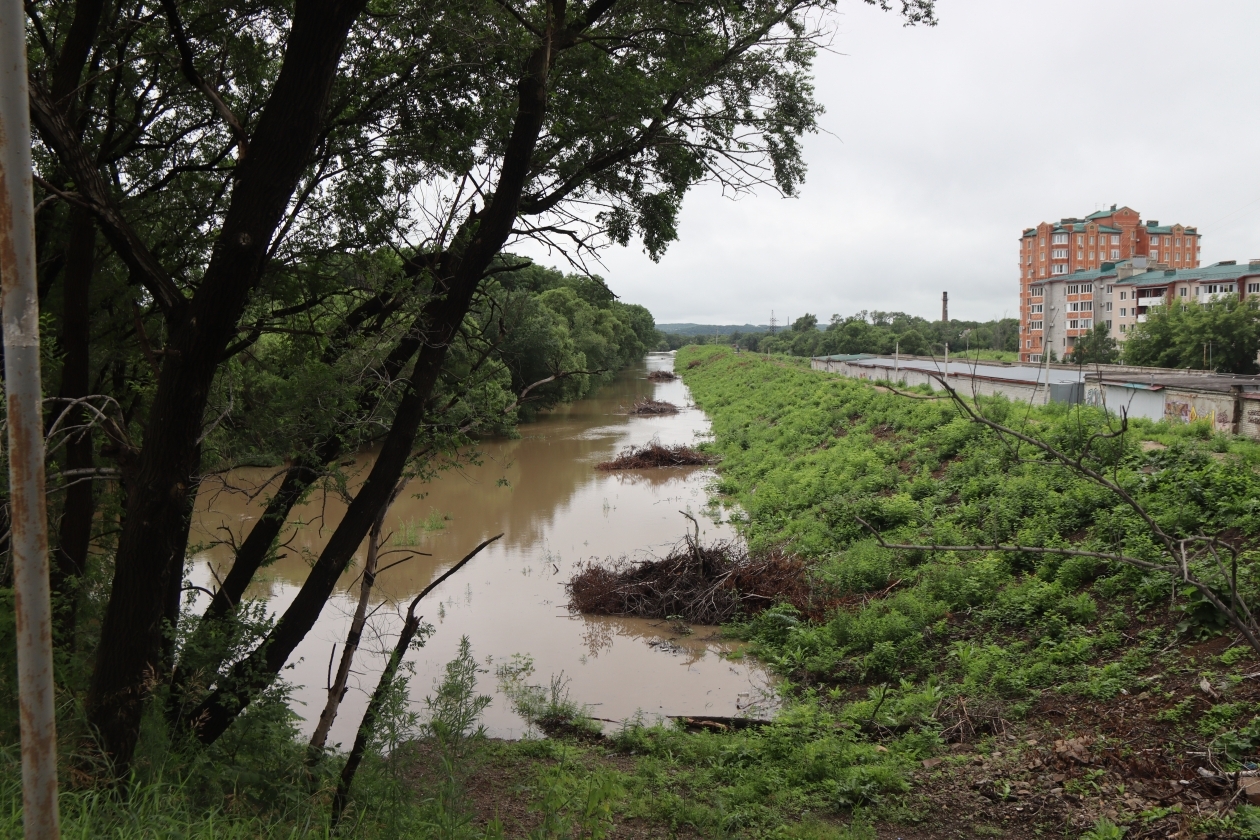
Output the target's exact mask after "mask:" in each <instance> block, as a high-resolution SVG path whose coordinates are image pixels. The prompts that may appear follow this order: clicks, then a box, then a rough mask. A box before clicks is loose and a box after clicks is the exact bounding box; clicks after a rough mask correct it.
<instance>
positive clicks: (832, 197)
mask: <svg viewBox="0 0 1260 840" xmlns="http://www.w3.org/2000/svg"><path fill="white" fill-rule="evenodd" d="M937 10H938V17H939V19H940V25H939V26H937V27H935V28H909V29H907V28H904V27H902V26H901V20H900V18H899V17H898V16H897V15H895V14H891V13H883V12H880V11H878V10H876V9H872V8H871V7H869V6H866V5H865V4H863V3H861V2H859V0H839V13H838V14H836V15H835V16H834V18H833V22H834V24H835V28H836V33H835V40H834V50H835V53H833V54H822V55H820V56H819V59H818V62H817V64H816V67H815V74H816V84H817V92H818V97H819V99H820V101H821V102H822V103H823V105H824V106H825V107H826V109H827V113H826V114H824V115H823V116H822V118H821V124H822V127H823V128H824V129H825V130H826V131H827V132H830V133H820V134H817V135H814V136H813V137H811V138H809V139H808V140H807V141H806V144H805V159H806V161H807V163H808V165H809V174H808V175H807V177H806V182H805V185H804V187H803V189H802V190H801V195H800V197H799V198H793V199H783V198H779V197H778V196H776V195H774V194H772V193H770V192H769V191H763V192H762V193H761V194H759V195H756V196H750V197H745V198H742V199H740V200H738V201H731V200H729V199H726V198H723V197H721V196H720V195H718V194H717V193H716V191H715V190H711V189H698V190H696V191H694V192H693V193H692V194H690V195H689V196H688V197H687V200H686V204H685V207H684V210H683V213H682V220H681V226H680V230H679V241H678V242H676V243H675V244H674V245H673V246H672V247H671V248H670V250H669V252H668V253H667V254H666V255H665V257H664V259H662V260H661V262H660V263H653V262H651V260H649V259H648V258H647V257H646V256H645V255H644V254H643V253H642V249H641V247H640V246H638V245H633V244H632V246H631V247H630V248H613V249H612V250H610V251H609V252H607V254H606V255H605V258H604V263H605V270H604V271H603V273H604V275H605V277H606V278H607V280H608V281H609V285H610V286H611V287H612V288H613V290H614V291H615V292H616V293H617V294H619V295H620V296H621V297H622V299H623V300H625V301H627V302H630V303H641V304H644V305H645V306H647V307H648V308H649V309H651V310H652V313H653V314H654V315H655V316H656V320H657V321H658V322H662V323H664V322H676V321H692V322H696V323H710V324H712V323H720V324H726V323H734V324H741V323H746V322H747V323H766V322H767V319H768V318H769V317H770V311H771V310H772V309H773V310H774V311H775V314H776V316H777V317H778V320H779V322H780V323H783V322H784V321H785V320H786V319H788V318H795V317H798V316H800V315H802V314H803V313H805V312H812V313H815V314H817V315H818V316H819V319H820V320H821V321H823V322H825V321H826V320H827V319H828V318H829V317H830V316H831V315H832V313H841V314H851V313H855V312H857V311H859V310H863V309H866V310H875V309H883V310H900V311H905V312H910V313H912V314H916V315H921V316H924V317H929V318H939V317H940V314H939V313H940V297H941V292H942V291H944V290H948V291H949V297H950V315H951V316H952V317H954V318H959V319H987V318H996V317H1002V316H1003V315H1008V316H1014V315H1015V314H1016V306H1017V294H1018V280H1017V277H1018V274H1017V269H1016V267H1015V261H1016V242H1017V239H1018V237H1019V235H1020V232H1021V231H1022V230H1023V229H1024V228H1026V227H1029V226H1032V225H1036V224H1037V223H1038V222H1041V221H1043V220H1044V221H1057V220H1058V219H1059V218H1061V217H1065V216H1083V215H1086V214H1088V213H1092V212H1093V211H1094V210H1096V209H1099V208H1102V207H1109V206H1110V205H1111V204H1113V203H1117V204H1120V205H1126V204H1127V205H1128V206H1130V207H1132V208H1134V209H1135V210H1137V211H1138V212H1139V213H1141V214H1142V217H1143V219H1157V220H1159V221H1160V222H1161V223H1162V224H1172V223H1176V222H1180V223H1182V224H1186V225H1197V226H1198V227H1199V230H1200V231H1201V232H1202V234H1203V235H1204V241H1203V262H1204V264H1207V263H1211V262H1216V261H1218V260H1224V259H1236V260H1239V261H1242V260H1246V259H1249V258H1253V257H1258V258H1260V60H1258V59H1257V53H1256V50H1255V40H1256V37H1257V36H1258V35H1260V2H1256V0H1232V2H1231V1H1230V0H1200V2H1194V3H1186V2H1172V0H1110V2H1101V3H1100V2H1097V0H1056V2H1053V3H1045V2H1031V0H1019V2H1012V0H938V6H937Z"/></svg>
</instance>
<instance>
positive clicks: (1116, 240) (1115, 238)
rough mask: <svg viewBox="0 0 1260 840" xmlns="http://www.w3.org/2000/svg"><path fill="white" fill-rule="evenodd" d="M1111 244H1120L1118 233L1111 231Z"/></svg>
mask: <svg viewBox="0 0 1260 840" xmlns="http://www.w3.org/2000/svg"><path fill="white" fill-rule="evenodd" d="M1111 244H1112V245H1119V244H1120V235H1119V234H1116V233H1113V234H1112V235H1111Z"/></svg>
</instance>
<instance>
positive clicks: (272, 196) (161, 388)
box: [41, 0, 365, 773]
mask: <svg viewBox="0 0 1260 840" xmlns="http://www.w3.org/2000/svg"><path fill="white" fill-rule="evenodd" d="M364 3H365V0H297V3H296V5H295V9H294V18H293V26H292V28H291V30H290V33H289V37H288V44H287V46H286V49H285V55H284V61H283V64H282V66H281V69H280V74H279V77H278V78H277V80H276V84H275V87H274V88H273V90H272V93H271V96H270V97H269V99H268V102H267V105H266V106H265V108H264V109H263V111H262V114H261V116H260V117H259V120H258V124H257V129H256V130H255V132H254V136H253V138H252V139H251V142H250V144H249V154H248V155H246V156H245V157H244V159H243V160H241V161H240V162H239V164H238V166H237V169H236V173H235V178H234V188H233V192H232V199H231V202H230V204H229V207H228V211H227V214H226V216H225V218H224V222H223V227H222V230H221V233H220V234H219V237H218V239H217V241H216V243H215V247H214V250H213V253H212V256H211V258H210V263H209V265H208V266H207V268H206V272H205V274H204V276H203V277H202V279H201V282H200V284H199V286H198V288H197V291H196V293H195V295H194V296H193V298H192V300H191V301H187V302H185V301H184V299H182V298H181V299H180V300H179V301H178V302H177V304H176V305H173V306H168V308H167V317H168V324H169V327H170V330H169V332H170V336H171V342H170V345H169V346H168V348H167V353H166V354H165V355H164V356H163V363H162V369H161V372H160V374H159V376H158V384H157V391H156V394H155V395H154V398H153V402H152V405H151V407H150V412H149V418H148V422H147V424H146V427H145V435H144V446H143V449H142V451H141V453H140V456H139V458H138V459H137V464H136V468H135V471H134V473H133V477H132V480H131V484H130V488H129V490H130V492H129V493H128V500H127V513H126V520H125V524H124V525H123V530H122V533H121V535H120V536H119V541H118V551H117V555H116V558H115V568H114V581H113V589H112V591H111V593H110V600H109V604H108V606H107V607H106V610H105V617H104V621H103V623H102V627H101V643H100V646H99V648H98V650H97V656H96V663H95V669H94V671H93V674H92V682H91V687H90V690H89V692H88V697H87V717H88V721H89V723H90V724H91V725H92V727H93V728H94V729H95V731H96V732H97V733H98V736H99V738H100V743H101V747H102V749H103V750H104V752H105V754H106V755H107V756H108V757H109V758H110V759H111V760H112V761H113V762H114V766H115V770H116V772H119V773H125V772H126V769H127V767H128V766H129V764H130V761H131V757H132V754H133V752H134V750H135V745H136V739H137V737H138V736H139V731H140V717H141V712H142V706H143V702H144V699H145V698H146V696H147V695H148V691H149V687H150V686H151V685H153V684H154V683H155V681H160V680H161V676H162V672H163V670H164V665H165V663H164V661H163V633H162V626H163V619H164V618H165V617H166V616H167V612H168V608H169V602H170V598H169V593H170V590H171V577H172V576H173V575H174V576H177V577H178V576H179V575H180V574H181V573H182V570H183V564H184V552H185V547H186V541H187V511H188V509H189V505H190V502H191V498H190V497H194V496H195V495H196V486H195V476H196V475H197V473H198V470H199V466H200V465H199V464H198V457H197V456H198V449H199V447H198V440H199V439H200V437H201V430H202V422H203V418H204V415H205V409H206V405H207V402H208V400H209V396H210V389H211V386H212V384H213V382H214V377H215V374H216V373H217V372H218V369H219V366H220V364H221V362H222V359H223V355H224V351H225V350H226V348H227V346H228V342H229V341H230V340H231V339H232V338H233V337H234V336H235V333H236V328H237V323H238V321H239V319H240V316H241V313H242V311H243V310H244V306H245V303H246V299H247V297H248V295H249V292H250V290H251V289H252V288H253V287H254V286H255V284H256V282H257V280H258V277H259V276H260V274H261V272H262V269H263V266H264V260H265V258H266V254H267V249H268V246H269V244H270V242H271V239H272V236H274V234H275V231H276V229H277V227H278V226H279V223H280V220H281V218H282V216H283V214H284V210H285V207H286V206H287V204H288V202H289V200H290V198H291V197H292V195H293V191H294V189H295V188H296V186H297V183H298V179H299V178H300V177H301V174H302V172H303V171H304V169H305V168H306V165H307V161H308V159H309V156H310V154H311V151H312V149H313V147H314V143H315V139H316V137H317V136H318V134H319V132H320V130H321V129H322V127H323V123H324V116H325V112H326V110H327V104H328V96H329V92H330V90H331V87H332V82H333V79H334V77H335V75H336V70H337V66H338V63H339V61H340V58H341V54H342V51H343V49H344V47H345V40H346V35H347V33H348V31H349V28H350V26H351V24H352V23H353V22H354V20H355V18H357V17H358V15H359V13H360V11H361V10H362V8H363V5H364ZM44 124H45V125H47V126H49V127H50V128H49V131H50V133H51V131H52V130H53V129H55V128H56V126H55V125H54V124H53V123H52V122H51V121H48V120H45V121H44ZM41 131H43V128H41ZM59 153H60V152H59ZM111 241H117V242H118V245H116V247H126V246H127V243H126V242H124V241H123V240H121V239H118V238H117V237H115V239H114V240H111Z"/></svg>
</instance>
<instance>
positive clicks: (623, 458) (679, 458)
mask: <svg viewBox="0 0 1260 840" xmlns="http://www.w3.org/2000/svg"><path fill="white" fill-rule="evenodd" d="M712 463H713V456H711V455H706V454H705V453H703V452H701V451H700V450H698V449H692V448H691V447H690V446H684V445H683V444H681V443H678V444H675V445H673V446H665V445H664V444H662V443H661V442H660V441H659V440H651V441H648V442H647V443H645V444H643V445H642V446H631V447H629V448H627V449H623V450H622V451H621V454H619V455H618V456H617V457H616V458H614V459H612V460H611V461H604V462H603V463H601V464H596V465H595V469H597V470H643V469H649V468H651V467H694V466H702V465H704V464H712Z"/></svg>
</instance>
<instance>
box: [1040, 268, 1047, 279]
mask: <svg viewBox="0 0 1260 840" xmlns="http://www.w3.org/2000/svg"><path fill="white" fill-rule="evenodd" d="M1040 274H1041V276H1042V277H1045V276H1046V267H1045V266H1044V265H1043V266H1042V267H1041V272H1040Z"/></svg>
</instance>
